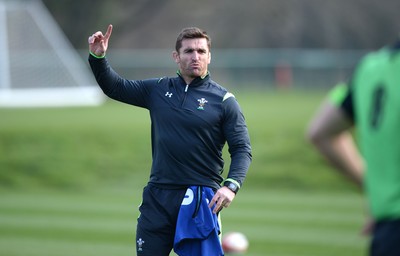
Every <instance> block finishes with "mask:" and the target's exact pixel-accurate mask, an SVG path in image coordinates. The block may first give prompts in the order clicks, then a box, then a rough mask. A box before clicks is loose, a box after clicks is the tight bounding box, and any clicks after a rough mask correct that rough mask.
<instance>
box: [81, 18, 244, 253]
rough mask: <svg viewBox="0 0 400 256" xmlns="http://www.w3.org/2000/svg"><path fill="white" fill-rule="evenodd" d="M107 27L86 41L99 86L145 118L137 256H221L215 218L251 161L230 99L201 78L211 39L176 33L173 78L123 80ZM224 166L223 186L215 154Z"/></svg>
mask: <svg viewBox="0 0 400 256" xmlns="http://www.w3.org/2000/svg"><path fill="white" fill-rule="evenodd" d="M111 32H112V26H111V25H110V26H109V27H108V29H107V32H106V33H105V35H103V33H102V32H100V31H99V32H96V33H94V34H93V35H92V36H90V37H89V50H90V55H89V62H90V66H91V68H92V70H93V73H94V75H95V77H96V80H97V82H98V84H99V85H100V87H101V89H102V90H103V91H104V93H105V94H106V95H108V96H109V97H110V98H112V99H115V100H117V101H121V102H124V103H127V104H131V105H134V106H138V107H143V108H146V109H148V110H149V112H150V116H151V137H152V156H153V162H152V168H151V174H150V180H149V182H148V184H147V186H146V187H145V189H144V191H143V201H142V204H141V206H140V208H139V210H140V216H139V218H138V224H137V230H136V249H137V250H136V251H137V255H149V256H155V255H157V256H168V255H169V254H170V252H171V250H172V248H174V250H175V252H176V253H178V255H193V256H196V255H213V256H214V255H215V256H218V255H223V251H222V247H221V243H220V239H219V235H220V231H221V230H220V226H219V219H218V217H219V216H218V214H219V212H220V211H221V210H222V208H224V207H228V206H229V205H230V204H231V202H232V200H233V199H234V198H235V195H236V193H237V192H238V190H239V188H240V187H241V185H242V183H243V181H244V179H245V176H246V174H247V171H248V168H249V166H250V162H251V159H252V156H251V147H250V138H249V134H248V130H247V125H246V122H245V119H244V116H243V114H242V111H241V109H240V106H239V104H238V102H237V101H236V99H235V97H234V96H233V95H232V94H231V93H229V92H228V91H227V90H226V89H225V88H223V87H221V86H220V85H218V84H217V83H216V82H214V81H212V80H211V78H210V74H209V72H208V64H209V63H210V61H211V52H210V48H211V39H210V38H209V36H208V35H207V33H206V32H205V31H203V30H201V29H199V28H195V27H192V28H186V29H183V30H182V31H181V33H180V34H179V36H178V38H177V41H176V45H175V51H174V52H173V54H172V57H173V59H174V60H175V62H176V64H177V65H178V72H177V76H176V77H163V78H153V79H146V80H127V79H124V78H122V77H121V76H119V75H118V74H117V73H116V72H115V71H114V70H113V69H112V68H111V67H110V65H109V64H108V62H107V59H106V58H105V55H106V51H107V47H108V42H109V38H110V36H111ZM226 142H227V143H228V146H229V152H230V154H231V165H230V169H229V172H228V175H227V179H226V180H223V178H222V176H221V175H222V171H223V168H224V161H223V159H222V149H223V147H224V145H225V143H226Z"/></svg>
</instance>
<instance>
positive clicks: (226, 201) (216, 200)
mask: <svg viewBox="0 0 400 256" xmlns="http://www.w3.org/2000/svg"><path fill="white" fill-rule="evenodd" d="M235 196H236V194H235V193H234V192H233V191H232V190H230V189H229V188H227V187H226V186H223V187H222V188H220V189H218V190H217V192H216V193H215V195H214V197H213V198H212V200H211V202H210V203H209V204H208V207H209V208H212V207H213V206H214V205H215V207H214V210H213V213H218V212H219V211H221V210H222V208H226V207H228V206H229V205H230V204H231V202H232V200H233V199H234V198H235Z"/></svg>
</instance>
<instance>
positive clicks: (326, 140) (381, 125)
mask: <svg viewBox="0 0 400 256" xmlns="http://www.w3.org/2000/svg"><path fill="white" fill-rule="evenodd" d="M353 128H354V130H353ZM353 133H354V134H355V136H356V140H354V139H353ZM399 134H400V40H399V41H397V42H396V43H395V44H394V45H391V46H386V47H383V48H382V49H380V50H378V51H375V52H371V53H369V54H367V55H366V56H365V57H364V58H362V59H361V61H360V62H359V63H358V65H357V66H356V68H355V70H354V73H353V74H352V76H351V79H350V80H349V82H347V83H342V84H338V85H337V86H335V87H334V88H333V90H332V91H331V92H330V94H329V96H328V97H327V98H326V100H325V101H324V102H323V103H322V105H321V107H320V110H319V111H318V112H317V113H316V115H315V116H314V117H313V119H312V121H311V123H310V125H309V128H308V131H307V136H308V139H309V140H310V141H311V142H312V143H313V145H314V146H315V147H316V149H317V150H318V151H319V152H320V153H321V155H323V156H324V157H326V159H327V160H328V161H329V162H330V163H331V164H332V165H333V166H334V167H335V168H336V169H337V170H339V171H340V172H341V173H342V174H344V175H345V176H346V177H348V178H349V179H350V180H351V181H353V182H354V183H355V184H357V185H358V186H359V187H360V188H362V189H363V190H364V191H365V193H366V196H367V199H368V204H369V214H370V215H371V218H372V221H371V222H370V223H369V224H368V225H367V228H366V230H368V232H370V233H371V234H372V241H371V246H370V255H373V256H377V255H385V256H388V255H393V256H394V255H396V256H398V255H400V138H399V136H398V135H399Z"/></svg>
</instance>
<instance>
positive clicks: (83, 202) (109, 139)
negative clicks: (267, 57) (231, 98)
mask: <svg viewBox="0 0 400 256" xmlns="http://www.w3.org/2000/svg"><path fill="white" fill-rule="evenodd" d="M324 96H325V93H324V92H310V91H264V92H261V91H257V92H237V93H236V98H237V99H238V100H239V102H240V104H241V106H242V109H243V112H244V114H245V117H246V120H247V123H248V127H249V131H250V136H251V141H252V148H253V163H252V165H251V168H250V171H249V173H248V177H247V179H246V181H245V184H244V186H243V188H242V190H241V191H240V192H239V194H238V196H237V197H236V199H235V201H234V202H233V204H232V205H231V207H230V208H229V209H227V210H225V211H224V212H223V215H222V217H223V229H224V231H225V232H228V231H240V232H243V233H244V234H245V235H246V236H247V237H248V238H249V240H250V249H249V251H248V253H247V254H246V255H274V256H288V255H307V256H308V255H311V256H312V255H316V256H319V255H321V256H323V255H349V256H350V255H351V256H357V255H365V251H366V247H367V243H368V239H367V238H365V237H361V236H360V235H359V231H360V229H361V228H362V225H363V222H364V215H363V214H364V210H365V209H364V207H365V205H364V204H365V202H364V199H363V197H362V195H361V194H360V193H359V192H357V191H356V190H355V189H354V187H352V185H351V184H349V183H348V182H347V181H346V180H344V179H343V178H342V177H341V176H339V175H338V174H337V173H335V172H334V171H333V170H332V169H331V168H330V167H329V166H327V165H326V164H325V162H324V161H323V160H322V159H321V157H319V156H318V155H317V154H316V152H315V151H314V149H312V148H311V147H310V145H309V144H308V143H307V142H306V141H305V139H304V132H305V129H306V126H307V124H308V121H309V120H310V118H311V116H312V115H313V113H314V112H315V111H316V108H317V106H318V105H319V103H320V101H321V100H322V98H323V97H324ZM0 120H1V121H0V186H1V188H0V255H7V256H8V255H9V256H22V255H23V256H33V255H51V256H52V255H55V256H57V255H60V256H63V255H82V256H86V255H87V256H89V255H96V256H101V255H134V250H135V249H134V248H135V234H134V233H135V225H136V218H137V215H138V210H137V206H138V205H139V203H140V200H141V198H140V197H141V191H142V188H143V186H144V185H145V183H146V182H147V179H148V176H149V170H150V164H151V148H150V118H149V116H148V112H147V110H144V109H140V108H134V107H131V106H128V105H124V104H121V103H115V102H107V103H106V104H104V105H103V106H101V107H96V108H43V109H40V108H39V109H0ZM225 159H226V160H227V161H226V167H227V168H226V169H228V167H229V156H228V154H227V150H225Z"/></svg>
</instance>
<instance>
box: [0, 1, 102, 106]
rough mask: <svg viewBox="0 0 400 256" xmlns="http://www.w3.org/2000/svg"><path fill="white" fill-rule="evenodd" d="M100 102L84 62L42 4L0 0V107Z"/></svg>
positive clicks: (100, 96) (82, 104)
mask: <svg viewBox="0 0 400 256" xmlns="http://www.w3.org/2000/svg"><path fill="white" fill-rule="evenodd" d="M71 19H72V17H71ZM102 102H104V96H103V93H102V91H101V90H100V88H99V87H98V86H97V85H96V81H95V80H94V78H93V75H92V74H91V72H90V70H89V67H88V65H87V63H85V61H84V60H83V59H82V58H81V57H80V56H79V54H78V53H77V51H76V50H75V49H74V48H73V47H72V45H71V44H70V42H69V40H68V39H67V38H66V36H65V35H64V34H63V32H62V30H61V29H60V27H59V26H58V25H57V23H56V21H55V20H54V18H53V17H52V15H51V14H50V12H49V11H48V10H47V8H46V6H45V5H44V4H43V3H42V2H41V1H40V0H0V107H63V106H84V105H99V104H101V103H102Z"/></svg>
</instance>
